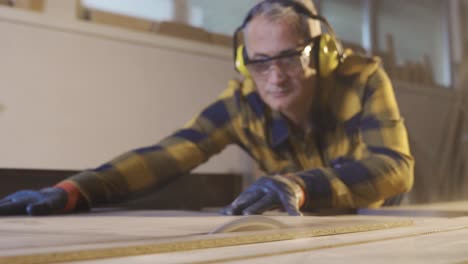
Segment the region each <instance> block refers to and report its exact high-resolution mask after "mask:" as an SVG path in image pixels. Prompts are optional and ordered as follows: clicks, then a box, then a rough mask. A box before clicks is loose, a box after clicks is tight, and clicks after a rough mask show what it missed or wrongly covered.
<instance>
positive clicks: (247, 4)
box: [187, 0, 259, 35]
mask: <svg viewBox="0 0 468 264" xmlns="http://www.w3.org/2000/svg"><path fill="white" fill-rule="evenodd" d="M258 2H259V1H258V0H236V1H225V0H221V1H220V0H188V1H187V5H188V10H189V14H192V16H191V17H192V19H191V20H192V21H191V22H192V25H194V22H199V24H198V25H196V26H200V27H203V28H205V29H206V30H208V31H211V32H216V33H222V34H225V35H232V34H233V33H234V30H235V29H236V28H237V27H239V26H240V24H241V23H242V21H243V20H244V17H245V15H246V14H247V12H248V11H249V10H250V8H252V7H253V6H254V5H255V4H256V3H258ZM194 14H196V15H195V16H194ZM195 17H198V19H194V18H195Z"/></svg>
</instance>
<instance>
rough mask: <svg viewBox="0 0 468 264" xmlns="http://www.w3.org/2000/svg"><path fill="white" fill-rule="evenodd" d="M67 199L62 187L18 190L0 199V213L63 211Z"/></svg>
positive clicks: (43, 213)
mask: <svg viewBox="0 0 468 264" xmlns="http://www.w3.org/2000/svg"><path fill="white" fill-rule="evenodd" d="M67 200H68V195H67V192H66V191H65V190H64V189H62V188H56V187H51V188H45V189H41V190H39V191H31V190H23V191H18V192H15V193H13V194H10V195H8V196H7V197H5V198H3V199H2V200H0V215H24V214H28V215H49V214H56V213H61V212H63V210H64V208H65V206H66V204H67Z"/></svg>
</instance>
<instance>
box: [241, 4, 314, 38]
mask: <svg viewBox="0 0 468 264" xmlns="http://www.w3.org/2000/svg"><path fill="white" fill-rule="evenodd" d="M297 2H301V3H302V4H303V5H305V6H306V7H307V8H308V9H309V10H311V12H312V13H313V14H316V10H315V6H314V4H313V3H312V0H308V1H304V0H302V1H301V0H297ZM250 15H251V17H252V18H255V17H258V16H263V17H265V18H266V19H267V20H268V21H270V22H276V21H280V20H281V21H286V23H288V24H289V25H291V26H293V27H294V28H295V29H296V32H297V33H298V34H299V35H300V36H302V37H303V38H304V39H309V38H311V37H312V35H313V34H314V35H316V34H320V22H319V21H316V20H313V19H310V18H309V17H306V16H304V15H301V14H298V13H297V12H296V11H295V10H294V9H293V8H292V7H290V6H284V5H281V4H280V3H277V2H270V1H263V2H262V3H260V4H258V5H257V6H256V8H255V9H254V10H252V13H251V14H250ZM248 27H249V24H248V23H247V25H246V30H247V29H248ZM244 39H245V32H244Z"/></svg>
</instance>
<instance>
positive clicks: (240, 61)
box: [233, 0, 345, 78]
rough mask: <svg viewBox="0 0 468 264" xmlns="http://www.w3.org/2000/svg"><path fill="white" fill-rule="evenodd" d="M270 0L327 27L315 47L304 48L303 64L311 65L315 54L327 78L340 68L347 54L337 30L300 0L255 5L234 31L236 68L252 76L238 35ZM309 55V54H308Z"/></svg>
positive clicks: (322, 73) (319, 67)
mask: <svg viewBox="0 0 468 264" xmlns="http://www.w3.org/2000/svg"><path fill="white" fill-rule="evenodd" d="M265 1H268V2H271V3H280V4H281V5H283V6H290V7H292V8H293V9H294V10H295V11H296V12H297V13H298V14H300V15H303V16H306V17H308V18H310V19H316V20H319V21H320V22H322V24H323V25H324V26H325V27H326V28H327V33H323V34H321V35H319V36H317V38H318V40H317V42H314V47H313V48H312V51H311V50H307V51H306V50H304V52H303V54H302V56H301V62H302V65H303V66H306V65H309V63H310V60H311V58H310V57H311V56H314V58H312V59H315V60H318V61H316V62H317V64H316V67H317V72H318V76H319V77H320V78H327V77H329V76H330V75H332V73H333V72H334V71H335V70H336V69H337V68H338V66H339V64H340V62H341V61H342V59H343V58H344V56H345V54H344V52H343V47H342V44H341V42H340V41H339V39H338V38H337V37H336V34H335V31H334V30H333V28H332V27H331V26H330V24H329V23H328V21H327V19H326V18H325V17H323V16H320V15H318V14H313V13H311V12H310V10H309V9H308V8H307V7H305V6H304V5H302V4H301V3H299V2H294V1H284V0H263V1H262V2H260V3H258V4H257V5H256V6H255V7H253V8H252V9H251V10H250V11H249V13H248V14H247V16H246V18H245V19H244V22H243V23H242V25H241V26H240V27H238V28H237V29H236V31H235V33H234V37H233V44H234V45H233V46H234V48H233V52H234V61H235V68H236V70H237V71H238V72H239V73H241V74H242V75H243V76H244V77H246V78H250V77H251V74H250V72H249V70H248V69H247V67H246V66H245V60H246V58H247V54H246V50H245V46H244V45H239V46H238V45H237V43H238V38H237V35H238V33H239V32H240V31H242V30H243V29H244V28H245V26H246V25H247V23H248V22H249V21H250V20H251V19H252V18H253V17H254V15H253V14H254V13H255V10H256V9H257V7H258V6H260V4H261V3H263V2H265ZM306 55H308V56H306Z"/></svg>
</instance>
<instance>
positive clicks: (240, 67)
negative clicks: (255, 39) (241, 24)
mask: <svg viewBox="0 0 468 264" xmlns="http://www.w3.org/2000/svg"><path fill="white" fill-rule="evenodd" d="M244 56H245V48H244V45H239V47H237V50H236V62H235V63H236V70H237V71H238V72H240V73H241V74H242V75H243V76H244V77H246V78H250V72H249V70H248V69H247V66H245V60H244Z"/></svg>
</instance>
